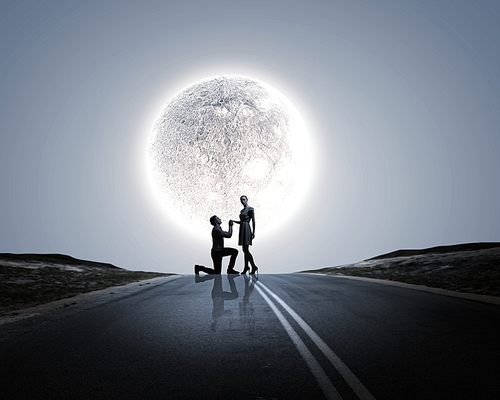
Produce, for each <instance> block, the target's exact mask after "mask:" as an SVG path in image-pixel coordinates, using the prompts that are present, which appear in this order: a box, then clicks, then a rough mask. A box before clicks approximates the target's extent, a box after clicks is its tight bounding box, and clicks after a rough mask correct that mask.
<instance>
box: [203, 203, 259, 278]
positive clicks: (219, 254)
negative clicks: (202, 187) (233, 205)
mask: <svg viewBox="0 0 500 400" xmlns="http://www.w3.org/2000/svg"><path fill="white" fill-rule="evenodd" d="M240 201H241V204H242V205H243V209H242V210H241V212H240V220H239V221H233V220H230V221H229V228H228V231H227V232H226V231H224V230H223V229H222V228H221V223H222V220H221V219H220V218H219V217H218V216H217V215H213V216H212V217H210V223H211V224H212V225H213V228H212V251H211V256H212V261H213V265H214V267H213V268H207V267H205V266H203V265H195V266H194V273H195V274H196V275H199V273H200V272H205V273H206V274H210V275H212V274H221V272H222V259H223V258H224V257H227V256H229V257H230V259H229V265H228V267H227V273H228V274H239V272H238V271H236V270H235V269H234V266H235V264H236V258H237V257H238V250H237V249H234V248H232V247H224V238H228V239H229V238H230V237H232V236H233V225H234V224H235V223H236V224H239V225H240V232H239V238H238V245H239V246H242V249H243V254H244V269H243V271H242V272H241V273H242V274H246V273H247V272H248V271H249V270H250V267H249V264H250V265H251V266H252V270H251V272H250V273H251V274H255V273H256V272H257V270H258V268H257V266H256V265H255V262H254V259H253V256H252V254H251V253H250V249H249V247H250V246H251V245H252V240H253V239H254V238H255V211H254V209H253V208H252V207H250V206H249V205H248V197H247V196H241V197H240ZM250 223H252V226H250Z"/></svg>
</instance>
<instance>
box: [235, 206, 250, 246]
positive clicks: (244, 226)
mask: <svg viewBox="0 0 500 400" xmlns="http://www.w3.org/2000/svg"><path fill="white" fill-rule="evenodd" d="M253 212H254V211H253V208H252V207H245V208H244V209H243V210H241V213H240V221H241V223H240V236H239V240H238V245H239V246H244V245H249V246H251V245H252V230H251V229H250V221H251V220H252V217H253Z"/></svg>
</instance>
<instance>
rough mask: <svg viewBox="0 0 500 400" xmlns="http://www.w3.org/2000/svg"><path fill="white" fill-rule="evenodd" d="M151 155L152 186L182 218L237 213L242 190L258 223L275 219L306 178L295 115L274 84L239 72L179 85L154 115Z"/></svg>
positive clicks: (304, 148) (302, 134) (302, 137)
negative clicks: (157, 113) (155, 118)
mask: <svg viewBox="0 0 500 400" xmlns="http://www.w3.org/2000/svg"><path fill="white" fill-rule="evenodd" d="M149 162H150V163H149V168H150V173H151V177H152V179H153V182H154V184H155V186H156V190H157V192H158V194H159V195H160V196H161V198H162V199H163V200H164V202H165V204H166V205H167V206H168V207H169V210H170V211H171V214H172V215H175V216H177V217H180V218H181V219H182V220H183V221H184V223H185V225H189V224H193V223H194V224H196V225H197V226H204V227H207V226H208V227H209V226H210V225H209V223H208V219H209V217H210V216H212V215H214V214H216V215H218V216H220V217H221V218H222V219H223V220H224V221H225V222H227V221H228V220H229V219H238V215H239V210H240V209H241V204H240V202H239V197H240V195H242V194H245V195H247V196H248V198H249V203H250V205H251V206H252V207H254V208H255V211H256V217H257V218H256V219H257V224H258V225H257V226H258V228H259V229H260V228H261V227H274V226H276V225H278V223H279V222H281V221H283V220H285V219H286V218H287V217H288V216H289V215H290V213H291V212H292V211H293V209H294V208H295V205H296V204H298V203H299V200H300V198H301V197H302V194H303V193H304V191H305V190H306V183H307V181H308V179H310V176H309V174H310V146H309V138H308V135H307V132H306V129H305V127H304V123H303V122H302V119H301V118H300V115H299V114H298V112H297V111H296V110H295V108H294V107H293V105H292V104H291V103H290V102H289V101H288V100H287V99H286V98H285V97H284V96H283V95H282V94H281V93H280V92H278V91H277V90H276V89H274V88H272V87H271V86H269V85H267V84H265V83H263V82H260V81H257V80H255V79H251V78H247V77H242V76H217V77H212V78H208V79H205V80H202V81H199V82H196V83H194V84H192V85H191V86H189V87H187V88H186V89H184V90H182V91H181V92H180V93H178V94H177V95H176V96H175V97H174V98H173V99H172V100H171V101H170V103H169V104H168V105H167V106H166V107H165V108H164V109H163V111H162V113H161V114H160V117H159V118H158V120H157V121H156V123H155V126H154V129H153V132H152V133H151V136H150V141H149ZM191 227H192V226H191Z"/></svg>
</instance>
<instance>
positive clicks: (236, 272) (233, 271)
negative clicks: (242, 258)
mask: <svg viewBox="0 0 500 400" xmlns="http://www.w3.org/2000/svg"><path fill="white" fill-rule="evenodd" d="M227 273H228V274H239V272H238V271H236V270H235V269H232V268H231V269H228V270H227Z"/></svg>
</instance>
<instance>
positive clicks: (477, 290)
mask: <svg viewBox="0 0 500 400" xmlns="http://www.w3.org/2000/svg"><path fill="white" fill-rule="evenodd" d="M301 272H308V273H321V274H326V275H343V276H356V277H363V278H371V279H380V280H390V281H396V282H403V283H407V284H412V285H422V286H427V287H433V288H440V289H445V290H451V291H456V292H463V293H473V294H479V295H487V296H497V297H500V247H494V248H486V249H480V250H473V251H467V250H465V251H451V252H448V253H429V254H425V253H423V254H415V255H409V256H402V257H392V258H381V259H380V258H377V259H371V260H366V261H362V262H359V263H355V264H348V265H341V266H337V267H326V268H321V269H318V270H309V271H301Z"/></svg>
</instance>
